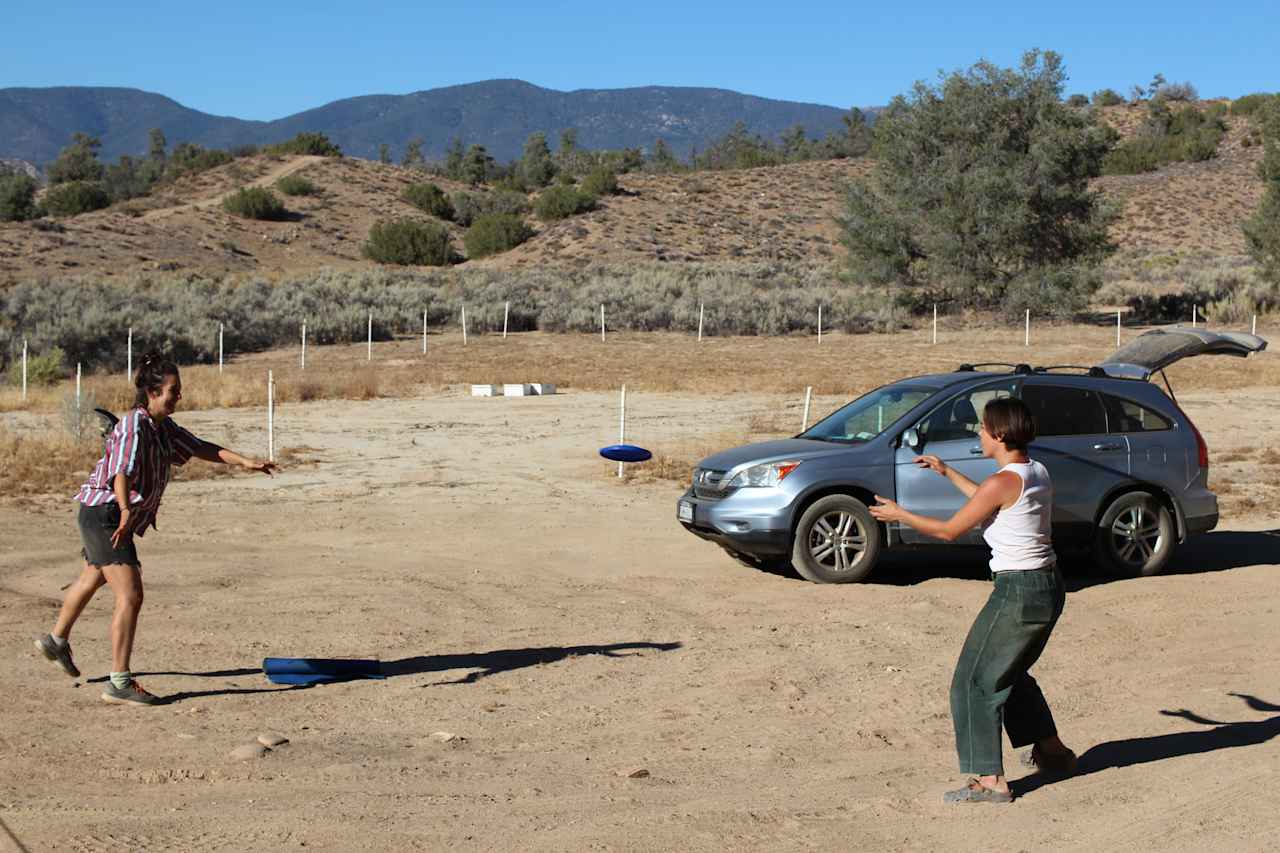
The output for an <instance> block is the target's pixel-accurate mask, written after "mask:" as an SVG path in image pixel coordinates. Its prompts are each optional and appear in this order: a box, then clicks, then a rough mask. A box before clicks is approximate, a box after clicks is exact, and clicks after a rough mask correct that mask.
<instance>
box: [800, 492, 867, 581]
mask: <svg viewBox="0 0 1280 853" xmlns="http://www.w3.org/2000/svg"><path fill="white" fill-rule="evenodd" d="M882 545H883V536H882V535H881V533H880V525H879V524H878V523H877V522H876V520H875V519H874V518H872V517H871V513H870V512H869V511H868V510H867V505H866V504H864V503H863V502H862V501H860V500H858V499H857V498H855V497H853V496H851V495H827V496H826V497H823V498H819V499H818V500H816V501H814V502H813V504H812V505H811V506H810V507H809V508H808V509H807V510H805V511H804V515H802V516H800V523H799V524H797V525H796V535H795V544H794V545H792V548H791V565H792V566H793V567H795V570H796V571H797V572H799V573H800V575H801V576H802V577H804V578H806V579H808V580H811V581H814V582H815V583H855V582H857V581H861V580H865V579H866V577H867V575H869V574H871V570H872V569H873V568H875V564H876V561H877V560H878V559H879V557H880V548H881V546H882Z"/></svg>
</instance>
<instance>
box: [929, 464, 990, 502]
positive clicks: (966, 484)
mask: <svg viewBox="0 0 1280 853" xmlns="http://www.w3.org/2000/svg"><path fill="white" fill-rule="evenodd" d="M915 462H916V464H917V465H919V466H920V467H921V468H928V469H929V470H931V471H936V472H937V473H939V474H941V475H942V476H944V477H946V478H947V479H948V480H950V481H951V485H953V486H955V487H956V488H957V489H959V490H960V493H961V494H963V495H964V496H965V497H966V498H971V497H973V494H974V492H976V491H978V484H977V483H975V482H974V481H973V480H970V479H969V478H968V477H966V476H965V475H964V474H961V473H960V472H959V471H957V470H956V469H955V468H952V467H951V466H950V465H948V464H947V463H945V462H943V461H942V460H941V459H939V458H938V457H936V456H917V457H916V459H915Z"/></svg>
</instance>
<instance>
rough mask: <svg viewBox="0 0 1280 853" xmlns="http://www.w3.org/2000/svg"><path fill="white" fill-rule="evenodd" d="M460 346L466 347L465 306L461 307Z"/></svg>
mask: <svg viewBox="0 0 1280 853" xmlns="http://www.w3.org/2000/svg"><path fill="white" fill-rule="evenodd" d="M462 345H463V346H464V347H465V346H466V345H467V306H465V305H463V306H462Z"/></svg>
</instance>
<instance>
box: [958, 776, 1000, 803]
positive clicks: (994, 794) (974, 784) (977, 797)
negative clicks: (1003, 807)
mask: <svg viewBox="0 0 1280 853" xmlns="http://www.w3.org/2000/svg"><path fill="white" fill-rule="evenodd" d="M942 801H943V802H944V803H1012V802H1013V793H1012V792H1011V791H997V790H995V789H994V788H988V787H987V786H986V785H984V784H982V783H981V782H979V781H978V780H977V779H976V778H975V779H970V780H969V784H967V785H965V786H964V787H963V788H957V789H956V790H954V791H947V792H946V793H945V794H943V795H942Z"/></svg>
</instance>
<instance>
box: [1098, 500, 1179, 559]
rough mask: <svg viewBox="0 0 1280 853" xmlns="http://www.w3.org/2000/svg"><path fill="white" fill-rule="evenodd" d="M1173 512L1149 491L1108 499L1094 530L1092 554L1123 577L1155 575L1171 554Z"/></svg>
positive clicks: (1172, 546)
mask: <svg viewBox="0 0 1280 853" xmlns="http://www.w3.org/2000/svg"><path fill="white" fill-rule="evenodd" d="M1176 538H1177V537H1176V534H1175V531H1174V523H1173V514H1172V513H1171V512H1169V508H1168V507H1167V506H1165V505H1164V503H1163V502H1162V501H1160V500H1159V499H1158V498H1157V497H1156V496H1155V495H1152V494H1151V493H1150V492H1129V493H1127V494H1123V495H1121V496H1120V497H1118V498H1116V499H1115V500H1114V501H1112V502H1111V505H1110V506H1108V507H1107V510H1106V512H1104V513H1103V514H1102V518H1101V519H1100V520H1099V521H1098V529H1097V530H1096V531H1094V539H1093V548H1094V555H1095V556H1096V557H1097V559H1098V562H1099V563H1101V564H1102V567H1103V568H1104V569H1106V570H1108V571H1109V572H1111V573H1112V574H1117V575H1121V576H1123V577H1146V576H1149V575H1157V574H1159V573H1160V572H1161V571H1163V570H1164V568H1165V566H1167V565H1168V564H1169V559H1170V558H1171V557H1172V556H1173V548H1174V545H1175V541H1174V540H1175V539H1176Z"/></svg>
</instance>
